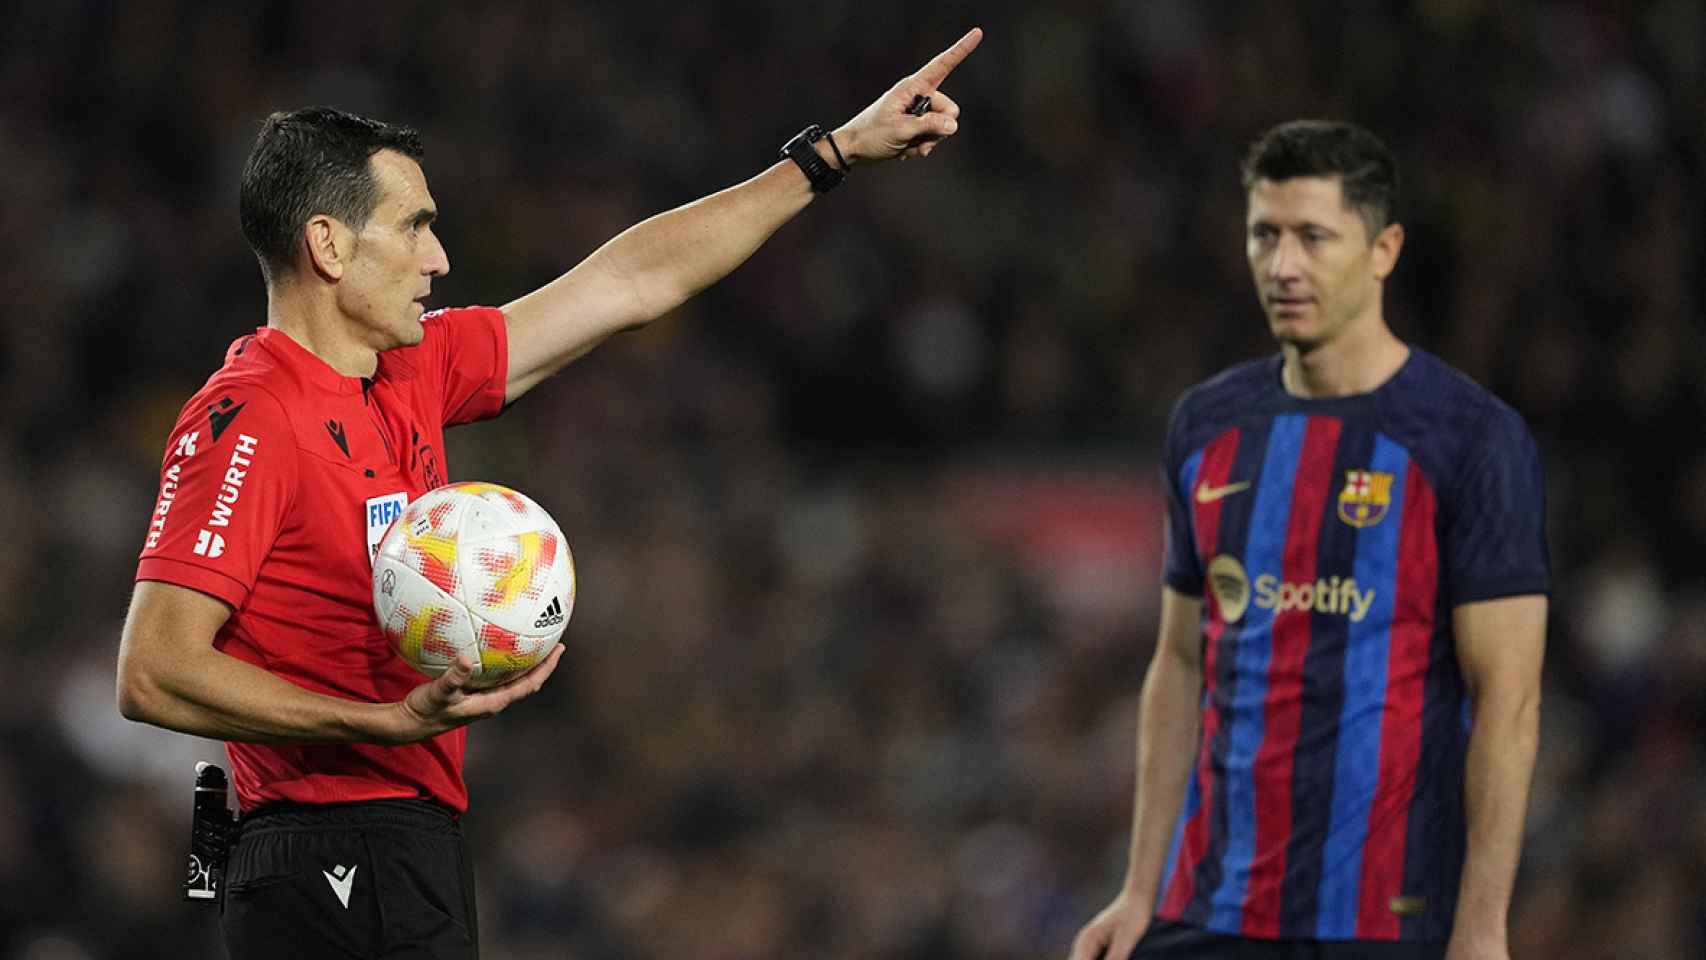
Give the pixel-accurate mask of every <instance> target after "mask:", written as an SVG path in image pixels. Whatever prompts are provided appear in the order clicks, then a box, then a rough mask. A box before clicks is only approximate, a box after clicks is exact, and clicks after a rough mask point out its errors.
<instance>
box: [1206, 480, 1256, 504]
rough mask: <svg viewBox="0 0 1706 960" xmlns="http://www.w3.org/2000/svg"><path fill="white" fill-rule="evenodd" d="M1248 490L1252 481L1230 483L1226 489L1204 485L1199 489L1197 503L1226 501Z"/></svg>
mask: <svg viewBox="0 0 1706 960" xmlns="http://www.w3.org/2000/svg"><path fill="white" fill-rule="evenodd" d="M1248 489H1250V481H1248V480H1240V481H1238V482H1237V483H1229V484H1227V485H1226V486H1224V487H1211V486H1209V485H1207V484H1203V485H1202V486H1200V487H1198V488H1197V502H1198V503H1213V502H1215V501H1216V500H1224V499H1226V498H1227V497H1230V496H1232V495H1233V494H1235V493H1242V492H1244V491H1245V490H1248Z"/></svg>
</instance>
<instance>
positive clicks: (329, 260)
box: [302, 213, 355, 280]
mask: <svg viewBox="0 0 1706 960" xmlns="http://www.w3.org/2000/svg"><path fill="white" fill-rule="evenodd" d="M302 238H303V241H304V242H305V243H306V245H307V248H308V262H309V263H310V264H311V265H312V266H313V267H314V272H315V273H318V274H319V275H320V276H322V277H324V278H326V279H327V280H341V279H342V278H343V275H344V270H345V269H346V268H347V267H348V266H349V258H350V254H351V253H353V252H354V250H355V234H353V233H351V232H350V229H349V228H348V227H346V226H344V225H343V223H342V222H341V221H339V220H338V218H336V217H333V216H329V215H327V214H324V213H317V214H315V215H314V216H312V217H309V218H308V223H307V224H306V225H305V226H304V227H303V228H302Z"/></svg>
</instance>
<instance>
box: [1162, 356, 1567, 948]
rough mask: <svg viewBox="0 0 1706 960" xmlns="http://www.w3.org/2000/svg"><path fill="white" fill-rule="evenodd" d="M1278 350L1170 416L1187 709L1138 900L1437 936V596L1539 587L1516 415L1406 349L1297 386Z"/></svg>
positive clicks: (1459, 741)
mask: <svg viewBox="0 0 1706 960" xmlns="http://www.w3.org/2000/svg"><path fill="white" fill-rule="evenodd" d="M1280 367H1281V359H1280V358H1279V357H1273V358H1269V359H1266V360H1259V361H1253V362H1250V363H1245V364H1242V365H1239V366H1237V367H1234V368H1232V369H1230V370H1228V371H1226V372H1224V373H1222V374H1221V375H1220V376H1218V377H1216V378H1214V379H1212V380H1209V381H1207V382H1206V383H1203V384H1200V385H1198V386H1197V387H1195V388H1193V389H1192V390H1190V391H1189V392H1187V393H1186V394H1185V395H1184V396H1183V397H1182V398H1181V399H1180V401H1179V403H1178V404H1177V405H1176V406H1175V408H1174V410H1173V415H1172V418H1171V422H1170V424H1169V426H1168V436H1167V449H1166V467H1165V470H1166V484H1165V485H1166V489H1167V498H1168V523H1167V527H1168V531H1167V534H1168V535H1167V554H1166V560H1165V565H1164V574H1163V576H1164V579H1165V581H1166V583H1167V585H1168V586H1170V587H1171V588H1173V589H1174V590H1177V591H1179V592H1181V593H1184V594H1188V595H1191V596H1201V597H1204V603H1203V628H1202V636H1203V654H1202V667H1203V691H1202V733H1201V740H1200V747H1199V751H1198V755H1197V758H1196V762H1195V764H1194V766H1193V772H1192V776H1191V781H1190V786H1189V788H1188V791H1187V794H1186V798H1185V805H1184V809H1183V811H1182V813H1181V816H1180V822H1179V825H1178V828H1177V830H1176V831H1175V833H1174V837H1173V842H1172V847H1171V849H1170V851H1169V853H1168V857H1167V865H1166V868H1165V872H1164V873H1163V874H1162V885H1161V890H1160V893H1159V896H1158V902H1157V905H1156V913H1157V915H1158V916H1161V917H1164V918H1167V919H1171V920H1177V921H1181V922H1184V923H1189V924H1194V925H1198V926H1202V927H1205V928H1207V929H1209V930H1213V931H1216V932H1219V933H1225V934H1230V935H1234V936H1245V937H1257V938H1267V939H1292V938H1298V939H1318V940H1349V939H1370V940H1415V941H1439V940H1445V939H1447V938H1449V936H1450V933H1451V922H1452V915H1453V912H1454V909H1455V907H1456V901H1457V886H1458V877H1459V873H1460V872H1461V870H1462V866H1463V854H1464V845H1465V830H1466V828H1465V816H1464V802H1463V774H1464V761H1465V755H1466V753H1467V746H1468V731H1469V729H1470V723H1471V720H1470V717H1471V706H1470V704H1469V703H1468V702H1467V697H1466V695H1465V691H1464V683H1463V678H1462V675H1461V673H1460V672H1459V669H1458V665H1457V659H1456V656H1455V650H1454V643H1453V637H1452V622H1451V610H1452V608H1453V607H1456V606H1457V605H1459V604H1463V603H1469V602H1473V601H1477V600H1488V599H1493V598H1496V597H1505V596H1517V595H1522V594H1534V593H1544V592H1546V590H1547V587H1548V568H1547V554H1546V539H1545V529H1544V514H1545V502H1544V489H1543V486H1544V480H1543V477H1542V473H1541V467H1540V458H1539V453H1538V451H1537V450H1536V448H1535V444H1534V440H1533V438H1532V437H1531V436H1530V434H1529V432H1528V428H1527V427H1526V426H1525V425H1524V423H1523V421H1522V418H1521V417H1520V416H1519V415H1518V414H1517V413H1516V411H1514V410H1512V409H1511V408H1510V407H1509V406H1507V405H1505V404H1504V403H1502V402H1500V401H1499V400H1498V399H1497V398H1496V397H1494V396H1493V395H1492V394H1491V393H1489V392H1488V391H1486V390H1484V389H1482V388H1481V387H1479V386H1477V385H1476V384H1474V383H1473V382H1472V381H1470V380H1469V379H1468V378H1467V377H1465V376H1463V375H1462V374H1460V373H1458V372H1457V371H1455V370H1453V369H1452V368H1451V367H1449V366H1447V365H1446V364H1445V363H1444V362H1442V361H1441V360H1439V359H1438V358H1437V357H1434V356H1432V355H1430V354H1427V353H1425V352H1423V351H1421V350H1419V349H1414V348H1412V350H1411V353H1410V357H1409V359H1408V360H1407V361H1405V363H1404V365H1403V366H1402V367H1401V368H1400V369H1399V371H1398V372H1397V373H1396V374H1395V375H1394V376H1393V377H1392V378H1391V379H1390V380H1388V381H1387V382H1386V383H1385V384H1383V385H1382V386H1381V387H1379V388H1378V389H1376V390H1375V391H1373V392H1372V393H1367V394H1362V395H1359V396H1353V397H1339V398H1331V399H1303V398H1298V397H1293V396H1291V395H1290V394H1288V393H1286V391H1285V390H1284V388H1283V387H1282V386H1281V383H1280Z"/></svg>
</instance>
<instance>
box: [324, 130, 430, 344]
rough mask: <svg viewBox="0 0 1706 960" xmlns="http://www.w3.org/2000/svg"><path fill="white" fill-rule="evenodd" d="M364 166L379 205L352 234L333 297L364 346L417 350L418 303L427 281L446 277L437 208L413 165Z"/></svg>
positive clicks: (394, 161) (385, 160)
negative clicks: (436, 231) (435, 225)
mask: <svg viewBox="0 0 1706 960" xmlns="http://www.w3.org/2000/svg"><path fill="white" fill-rule="evenodd" d="M369 162H370V163H371V164H372V170H373V179H374V183H375V184H376V185H377V186H378V187H379V200H378V202H377V203H376V204H375V205H374V208H373V213H372V215H370V216H369V217H368V218H367V224H366V225H365V226H363V227H362V228H361V231H360V232H359V233H357V234H356V238H355V249H354V251H353V252H352V254H351V262H350V266H349V271H348V273H347V274H346V275H345V277H344V280H343V282H342V283H340V284H339V296H340V300H341V301H342V304H341V305H342V306H343V309H344V312H345V313H346V314H348V315H349V316H352V317H355V318H357V319H358V320H359V321H360V322H361V325H362V326H363V328H364V333H365V334H366V339H367V342H368V345H369V346H371V347H373V348H374V349H375V350H389V349H391V348H393V347H402V346H408V345H410V344H415V343H419V342H421V336H422V328H421V314H423V313H425V312H426V306H425V304H424V303H423V301H424V300H425V299H426V298H427V296H428V295H429V294H431V293H432V278H433V277H442V276H444V275H445V274H447V273H449V272H450V258H449V257H447V256H446V255H445V252H444V245H443V244H441V243H439V242H438V237H436V236H434V235H433V232H432V221H433V218H434V216H436V214H437V212H438V206H437V204H435V203H434V202H433V199H432V194H431V193H429V192H427V185H426V174H425V173H423V172H422V171H421V166H420V164H418V163H416V162H415V161H413V160H411V159H409V158H408V157H405V156H403V155H402V154H400V153H397V152H395V151H392V150H381V151H379V152H378V153H376V154H374V155H373V158H372V160H370V161H369Z"/></svg>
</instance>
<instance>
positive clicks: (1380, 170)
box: [1243, 120, 1398, 241]
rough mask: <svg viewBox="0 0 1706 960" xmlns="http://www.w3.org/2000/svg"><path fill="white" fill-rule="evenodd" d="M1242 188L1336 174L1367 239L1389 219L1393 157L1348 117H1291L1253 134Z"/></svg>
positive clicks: (1393, 202)
mask: <svg viewBox="0 0 1706 960" xmlns="http://www.w3.org/2000/svg"><path fill="white" fill-rule="evenodd" d="M1243 173H1244V192H1245V193H1249V192H1250V188H1251V187H1253V186H1255V185H1256V181H1258V180H1272V181H1275V182H1278V181H1281V180H1290V179H1292V178H1293V177H1338V178H1339V183H1340V185H1341V188H1342V189H1343V190H1344V194H1345V203H1346V204H1347V205H1348V206H1350V207H1351V208H1352V209H1354V210H1355V211H1356V212H1357V216H1359V217H1361V218H1362V221H1363V223H1364V224H1365V225H1367V227H1368V237H1369V240H1371V241H1372V240H1373V239H1374V235H1375V234H1377V233H1379V232H1380V231H1381V230H1382V229H1383V228H1385V226H1386V225H1387V224H1389V223H1391V222H1392V221H1393V220H1394V219H1395V212H1396V208H1397V205H1398V163H1397V161H1395V160H1393V159H1392V151H1391V150H1388V149H1387V148H1386V144H1384V143H1382V142H1381V140H1380V138H1379V137H1377V136H1375V135H1374V134H1372V133H1370V132H1369V131H1368V130H1365V129H1364V128H1362V127H1359V126H1357V125H1356V124H1354V123H1342V122H1338V121H1331V120H1292V121H1289V122H1287V123H1282V124H1280V125H1279V126H1277V127H1274V128H1273V129H1271V130H1269V131H1268V132H1267V133H1264V134H1262V135H1261V137H1259V138H1257V140H1256V142H1255V143H1253V144H1251V145H1250V152H1249V153H1248V154H1246V155H1245V157H1244V170H1243Z"/></svg>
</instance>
